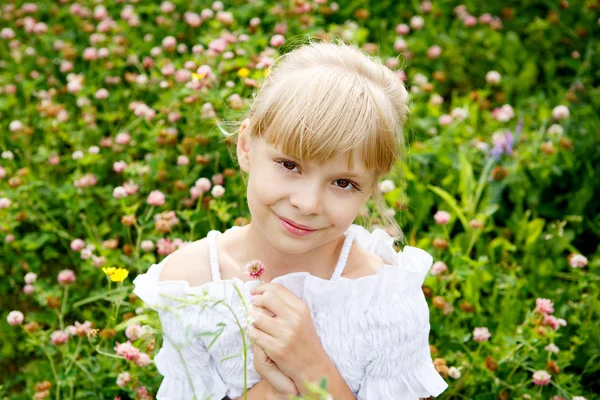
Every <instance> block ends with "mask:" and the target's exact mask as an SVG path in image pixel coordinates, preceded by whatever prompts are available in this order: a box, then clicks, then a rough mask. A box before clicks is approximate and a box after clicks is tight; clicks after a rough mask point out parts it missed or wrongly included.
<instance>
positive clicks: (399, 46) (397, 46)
mask: <svg viewBox="0 0 600 400" xmlns="http://www.w3.org/2000/svg"><path fill="white" fill-rule="evenodd" d="M407 48H408V44H407V43H406V40H404V39H396V41H395V42H394V51H397V52H398V53H400V52H403V51H405V50H406V49H407Z"/></svg>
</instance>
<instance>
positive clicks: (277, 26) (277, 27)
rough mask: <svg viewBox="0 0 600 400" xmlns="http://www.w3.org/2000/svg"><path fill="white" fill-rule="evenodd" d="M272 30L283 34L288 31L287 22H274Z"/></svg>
mask: <svg viewBox="0 0 600 400" xmlns="http://www.w3.org/2000/svg"><path fill="white" fill-rule="evenodd" d="M259 22H260V20H259ZM273 32H275V33H278V34H280V35H285V34H286V33H287V32H288V26H287V23H285V22H279V23H277V24H275V27H274V28H273Z"/></svg>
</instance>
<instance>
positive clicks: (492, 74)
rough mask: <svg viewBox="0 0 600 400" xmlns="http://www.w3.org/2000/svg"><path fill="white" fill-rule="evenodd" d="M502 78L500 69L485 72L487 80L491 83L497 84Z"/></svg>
mask: <svg viewBox="0 0 600 400" xmlns="http://www.w3.org/2000/svg"><path fill="white" fill-rule="evenodd" d="M500 80H502V75H500V73H499V72H498V71H489V72H488V73H487V74H485V81H486V82H487V83H488V84H490V85H497V84H499V83H500Z"/></svg>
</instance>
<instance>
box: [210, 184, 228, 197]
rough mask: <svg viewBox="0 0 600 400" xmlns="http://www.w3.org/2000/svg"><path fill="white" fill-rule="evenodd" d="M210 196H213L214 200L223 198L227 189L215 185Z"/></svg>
mask: <svg viewBox="0 0 600 400" xmlns="http://www.w3.org/2000/svg"><path fill="white" fill-rule="evenodd" d="M210 194H212V195H213V197H214V198H216V199H218V198H219V197H223V195H224V194H225V188H224V187H223V186H221V185H215V186H214V187H213V188H212V190H211V191H210Z"/></svg>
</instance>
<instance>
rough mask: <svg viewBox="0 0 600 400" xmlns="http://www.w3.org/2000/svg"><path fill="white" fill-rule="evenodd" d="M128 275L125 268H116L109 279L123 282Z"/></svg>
mask: <svg viewBox="0 0 600 400" xmlns="http://www.w3.org/2000/svg"><path fill="white" fill-rule="evenodd" d="M127 275H129V271H127V270H126V269H125V268H117V269H116V270H115V271H114V272H113V273H112V274H111V275H110V280H111V281H113V282H123V281H124V280H125V278H127Z"/></svg>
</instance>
